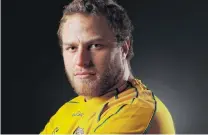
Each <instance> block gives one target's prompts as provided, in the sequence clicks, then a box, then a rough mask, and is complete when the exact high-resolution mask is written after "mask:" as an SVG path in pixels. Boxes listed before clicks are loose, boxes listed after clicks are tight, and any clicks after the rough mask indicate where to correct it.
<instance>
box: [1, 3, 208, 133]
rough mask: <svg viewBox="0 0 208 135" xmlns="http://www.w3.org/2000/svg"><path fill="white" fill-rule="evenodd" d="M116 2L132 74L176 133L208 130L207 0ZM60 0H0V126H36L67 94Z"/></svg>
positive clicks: (12, 129) (17, 129)
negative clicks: (124, 19) (130, 46)
mask: <svg viewBox="0 0 208 135" xmlns="http://www.w3.org/2000/svg"><path fill="white" fill-rule="evenodd" d="M118 2H119V3H120V4H121V5H123V7H124V8H126V10H127V11H128V14H129V16H130V18H131V19H132V22H133V24H134V26H135V30H134V33H133V35H134V51H135V57H134V58H133V60H132V68H133V71H134V74H135V75H136V76H137V77H139V78H140V79H142V80H143V82H144V83H145V84H146V85H147V86H148V87H149V88H150V89H152V91H153V92H154V93H155V94H156V95H157V96H159V97H160V99H161V100H162V101H163V102H164V103H165V104H166V105H167V107H168V108H169V110H170V112H171V113H172V116H173V119H174V121H175V125H176V130H177V133H208V128H207V127H208V115H207V114H208V105H207V101H208V100H207V99H206V98H207V94H208V89H207V75H208V54H207V51H208V49H207V48H208V47H207V46H208V45H207V44H208V39H207V36H208V32H207V30H208V9H207V6H208V4H207V3H208V2H206V0H204V1H200V0H195V1H194V0H175V1H169V0H164V1H162V0H157V1H156V0H134V1H133V0H131V1H130V0H128V1H127V0H118ZM67 3H68V1H67V0H59V1H55V0H54V1H52V0H33V1H31V0H7V1H6V0H4V1H2V99H1V100H2V116H1V117H2V120H1V122H2V133H39V132H40V131H41V130H42V128H43V127H44V125H45V124H46V122H47V121H48V120H49V118H50V117H51V116H52V115H53V114H54V113H55V112H56V111H57V109H58V108H59V107H60V106H61V105H62V104H63V103H65V102H66V101H68V100H70V99H71V98H73V97H74V96H75V94H74V93H73V91H72V89H71V87H70V85H69V84H68V83H67V81H66V77H65V74H64V70H63V61H62V56H61V53H60V48H59V46H58V41H57V36H56V32H57V29H58V22H59V19H60V18H61V15H62V9H63V6H64V5H65V4H67Z"/></svg>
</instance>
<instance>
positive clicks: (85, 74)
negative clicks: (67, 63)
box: [74, 72, 95, 79]
mask: <svg viewBox="0 0 208 135" xmlns="http://www.w3.org/2000/svg"><path fill="white" fill-rule="evenodd" d="M74 75H75V76H76V77H78V78H81V79H84V78H90V77H93V76H95V73H94V72H76V73H75V74H74Z"/></svg>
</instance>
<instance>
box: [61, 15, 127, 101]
mask: <svg viewBox="0 0 208 135" xmlns="http://www.w3.org/2000/svg"><path fill="white" fill-rule="evenodd" d="M61 36H62V42H63V45H62V46H63V47H62V49H63V59H64V65H65V71H66V74H67V76H68V79H69V81H70V83H71V85H72V87H73V88H74V90H75V92H76V93H77V94H78V95H82V96H84V97H85V98H86V99H90V98H92V97H97V96H101V95H103V94H105V93H106V92H107V91H110V90H113V89H115V88H116V87H119V86H121V85H123V84H124V83H125V82H126V81H127V80H128V79H129V77H130V72H129V69H128V65H127V59H126V56H127V54H128V51H129V46H130V44H129V41H125V42H123V45H122V46H121V47H120V46H118V45H117V42H116V39H115V35H114V33H113V31H112V30H111V29H110V27H109V25H108V23H107V20H106V19H105V17H103V16H95V15H87V14H82V13H76V14H72V15H69V16H68V17H67V20H66V22H65V23H64V24H63V27H62V35H61Z"/></svg>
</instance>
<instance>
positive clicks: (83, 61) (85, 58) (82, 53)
mask: <svg viewBox="0 0 208 135" xmlns="http://www.w3.org/2000/svg"><path fill="white" fill-rule="evenodd" d="M90 61H91V56H90V52H89V51H88V50H86V49H84V48H80V49H79V50H78V51H77V54H76V59H75V63H76V65H77V66H79V67H88V66H90Z"/></svg>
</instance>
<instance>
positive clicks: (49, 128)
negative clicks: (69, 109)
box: [40, 103, 66, 134]
mask: <svg viewBox="0 0 208 135" xmlns="http://www.w3.org/2000/svg"><path fill="white" fill-rule="evenodd" d="M65 108H66V103H65V104H64V105H63V106H62V107H60V108H59V109H58V111H57V112H56V113H55V114H54V115H53V116H52V117H51V119H50V120H49V121H48V123H47V124H46V126H45V127H44V129H43V130H42V131H41V132H40V134H54V133H56V132H58V130H59V129H58V128H56V120H57V119H58V117H59V115H61V114H62V112H63V111H64V110H65Z"/></svg>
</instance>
